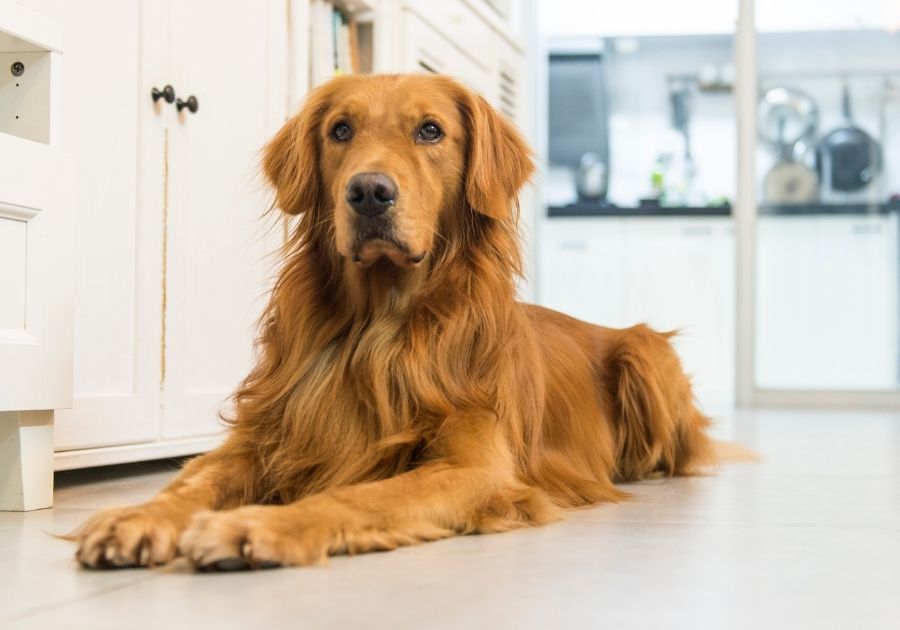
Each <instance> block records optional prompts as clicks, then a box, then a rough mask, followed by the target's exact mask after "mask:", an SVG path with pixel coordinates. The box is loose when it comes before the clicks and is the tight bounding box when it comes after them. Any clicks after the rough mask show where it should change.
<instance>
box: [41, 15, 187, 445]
mask: <svg viewBox="0 0 900 630" xmlns="http://www.w3.org/2000/svg"><path fill="white" fill-rule="evenodd" d="M142 5H144V7H143V8H142ZM155 5H156V3H146V2H145V3H141V2H139V0H82V1H80V2H77V3H74V2H65V3H59V5H58V6H59V9H58V11H59V13H60V16H59V19H60V20H62V21H63V23H64V25H65V28H66V44H67V48H66V52H65V62H66V68H67V70H68V72H67V73H66V79H65V86H64V87H65V92H66V96H67V97H66V99H65V113H64V123H65V124H64V132H65V133H64V138H63V140H64V146H65V148H66V149H67V150H68V151H69V152H70V153H72V154H73V156H74V157H75V160H73V161H74V162H75V165H74V168H75V169H76V175H77V185H76V187H75V190H74V194H73V197H72V201H73V202H74V204H75V205H76V207H77V209H78V210H77V212H78V217H77V221H76V224H75V229H74V235H75V240H76V264H75V275H76V282H75V284H76V300H75V360H74V371H75V374H74V392H75V400H74V405H73V407H72V409H71V410H64V411H61V412H59V413H57V417H56V435H55V443H56V449H57V450H70V449H78V448H88V447H95V446H106V445H116V444H126V443H135V442H143V441H152V440H155V439H157V437H158V435H159V427H160V410H159V405H160V393H159V387H160V363H161V358H160V347H161V342H160V330H161V324H160V285H161V271H160V260H161V210H160V206H161V197H162V195H161V191H162V186H163V153H162V140H163V135H162V134H163V129H164V126H165V117H166V115H167V114H166V111H167V107H166V104H165V103H164V102H163V101H160V103H159V104H157V105H155V104H154V103H153V101H152V99H151V97H150V90H151V86H153V85H158V84H161V83H164V82H165V76H164V75H163V73H162V68H161V67H160V64H161V61H162V60H161V57H160V55H161V52H160V51H161V41H160V40H159V36H158V34H159V33H160V32H162V31H161V28H162V25H161V23H160V14H159V10H158V9H156V8H155ZM98 16H101V17H98ZM110 25H114V27H111V26H110ZM142 28H143V29H144V30H143V33H144V37H143V43H142V37H141V29H142ZM159 87H162V85H159ZM85 90H89V91H90V94H91V96H90V98H85ZM169 107H171V106H169ZM141 134H143V135H141ZM139 183H140V188H139Z"/></svg>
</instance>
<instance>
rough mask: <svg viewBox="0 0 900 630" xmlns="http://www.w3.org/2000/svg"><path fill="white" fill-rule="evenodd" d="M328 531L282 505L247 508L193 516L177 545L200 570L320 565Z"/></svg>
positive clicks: (328, 535) (324, 556)
mask: <svg viewBox="0 0 900 630" xmlns="http://www.w3.org/2000/svg"><path fill="white" fill-rule="evenodd" d="M329 540H330V534H329V529H328V527H326V526H325V525H324V524H321V523H316V522H315V521H314V520H311V519H309V518H307V517H304V516H303V515H302V514H301V513H299V512H298V511H297V510H296V509H292V508H288V507H284V506H250V507H242V508H238V509H235V510H228V511H224V512H200V513H197V514H195V515H194V516H193V518H192V519H191V521H190V523H189V524H188V526H187V528H186V529H185V530H184V533H183V534H182V535H181V540H180V541H179V543H178V547H179V550H180V551H181V553H182V554H183V555H184V556H185V557H186V558H188V560H190V561H191V563H192V564H193V565H194V567H195V568H197V569H198V570H200V571H236V570H243V569H268V568H272V567H277V566H288V565H292V566H306V565H311V564H321V563H322V562H324V561H325V559H326V557H327V555H328V546H329Z"/></svg>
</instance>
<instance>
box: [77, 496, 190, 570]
mask: <svg viewBox="0 0 900 630" xmlns="http://www.w3.org/2000/svg"><path fill="white" fill-rule="evenodd" d="M183 521H184V518H183V517H182V516H181V515H180V514H179V513H177V512H175V511H174V510H173V509H172V508H171V507H168V506H165V505H158V504H153V503H148V504H145V505H138V506H134V507H123V508H112V509H109V510H104V511H103V512H99V513H97V514H95V515H94V516H93V517H91V518H90V519H89V520H88V521H87V522H86V523H85V524H84V525H82V526H81V527H80V528H79V529H78V530H76V531H75V532H74V533H73V534H70V535H69V536H65V538H68V539H70V540H74V541H75V542H76V543H77V544H78V551H76V552H75V557H76V559H77V560H78V562H80V563H81V565H82V566H83V567H86V568H89V569H116V568H126V567H149V566H158V565H162V564H166V563H167V562H169V561H171V560H172V559H174V558H175V556H176V554H177V551H178V545H177V543H178V536H179V534H180V532H181V529H182V528H183V524H182V523H183Z"/></svg>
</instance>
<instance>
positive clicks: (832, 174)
mask: <svg viewBox="0 0 900 630" xmlns="http://www.w3.org/2000/svg"><path fill="white" fill-rule="evenodd" d="M841 100H842V109H843V114H844V124H843V125H842V126H840V127H837V128H835V129H832V130H831V131H830V132H829V133H828V134H827V135H826V136H825V137H824V138H822V141H821V142H820V143H819V147H818V150H817V156H818V160H817V164H818V169H819V175H820V176H821V177H822V181H823V182H825V183H826V184H828V185H829V186H830V188H831V190H835V191H841V192H854V191H857V190H861V189H863V188H865V187H866V186H868V185H869V183H870V182H871V181H872V180H873V179H875V176H876V175H878V172H879V171H880V170H881V162H882V155H881V145H879V144H878V142H877V141H876V140H875V139H874V138H873V137H872V136H870V135H869V134H868V133H866V132H865V131H864V130H863V129H861V128H860V127H857V126H856V125H855V124H854V123H853V117H852V114H851V111H850V87H849V86H848V85H847V84H846V83H845V84H844V90H843V94H842V99H841Z"/></svg>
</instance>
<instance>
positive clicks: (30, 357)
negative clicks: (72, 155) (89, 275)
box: [0, 133, 73, 411]
mask: <svg viewBox="0 0 900 630" xmlns="http://www.w3.org/2000/svg"><path fill="white" fill-rule="evenodd" d="M0 155H3V156H4V160H3V167H2V168H0V411H17V410H32V409H54V408H57V407H65V406H68V405H70V404H71V401H72V274H71V265H72V261H71V251H72V235H71V220H72V210H73V209H72V207H71V205H70V202H69V200H68V199H66V197H65V195H63V190H64V188H65V186H66V181H65V173H64V166H65V165H64V162H63V158H62V156H61V154H60V152H59V151H58V150H57V149H55V148H53V147H48V146H47V145H42V144H39V143H36V142H31V141H29V140H22V139H20V138H16V137H13V136H9V135H6V134H4V133H0ZM7 156H8V157H9V159H8V160H7V159H6V157H7ZM48 182H53V185H52V186H51V185H48Z"/></svg>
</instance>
